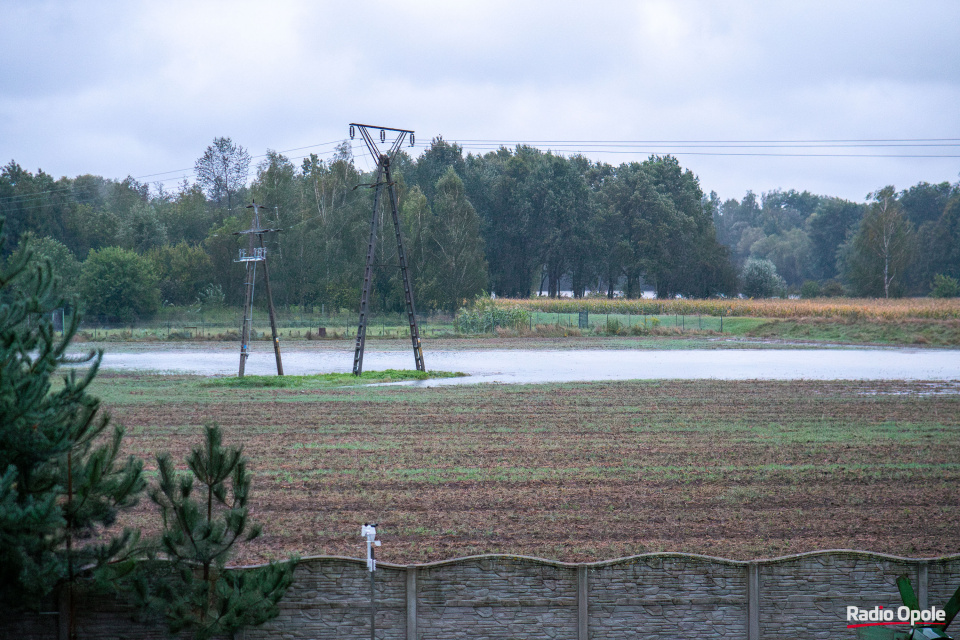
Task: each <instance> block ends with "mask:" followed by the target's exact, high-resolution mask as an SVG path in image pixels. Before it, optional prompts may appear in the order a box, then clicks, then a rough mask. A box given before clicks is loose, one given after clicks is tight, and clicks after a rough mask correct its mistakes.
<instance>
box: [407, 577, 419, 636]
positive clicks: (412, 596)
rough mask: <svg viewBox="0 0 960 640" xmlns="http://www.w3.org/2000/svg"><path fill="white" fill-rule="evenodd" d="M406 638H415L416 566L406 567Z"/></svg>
mask: <svg viewBox="0 0 960 640" xmlns="http://www.w3.org/2000/svg"><path fill="white" fill-rule="evenodd" d="M407 640H417V568H416V567H407Z"/></svg>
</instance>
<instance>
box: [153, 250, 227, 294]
mask: <svg viewBox="0 0 960 640" xmlns="http://www.w3.org/2000/svg"><path fill="white" fill-rule="evenodd" d="M147 258H149V259H150V262H151V263H152V264H153V268H154V273H155V274H156V275H157V279H158V285H159V287H160V297H161V299H162V300H163V302H164V304H175V305H182V306H185V305H191V304H194V303H195V302H197V298H198V297H199V296H200V292H201V291H203V289H204V288H206V287H207V286H208V285H210V284H212V283H213V277H212V265H211V263H210V256H208V255H207V253H206V252H205V251H204V250H203V249H202V248H201V247H197V246H191V245H189V244H187V243H186V242H181V243H179V244H177V245H176V246H170V245H164V246H162V247H157V248H156V249H152V250H151V251H150V252H149V253H147Z"/></svg>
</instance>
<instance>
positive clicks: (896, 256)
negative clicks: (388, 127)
mask: <svg viewBox="0 0 960 640" xmlns="http://www.w3.org/2000/svg"><path fill="white" fill-rule="evenodd" d="M250 163H251V159H250V156H249V154H248V153H247V152H246V150H244V149H243V148H242V147H240V146H239V145H236V144H234V143H233V142H232V141H231V140H230V139H229V138H217V139H216V140H214V142H213V144H212V145H211V146H210V147H209V148H208V149H207V150H206V152H205V153H204V154H203V156H202V157H200V158H199V159H198V160H197V163H196V167H195V169H196V178H195V181H194V182H189V181H186V180H185V181H183V182H182V183H181V184H179V185H178V187H177V188H176V189H175V190H169V189H167V188H164V187H163V186H162V183H157V184H155V185H154V186H153V187H152V188H151V185H149V184H147V183H142V182H138V181H137V180H135V179H133V178H130V177H128V178H127V179H125V180H122V181H117V180H111V179H105V178H102V177H99V176H93V175H82V176H78V177H76V178H72V179H70V178H65V177H64V178H60V179H55V178H53V177H52V176H50V175H48V174H46V173H44V172H43V171H39V170H38V171H37V172H36V173H31V172H29V171H27V170H24V169H23V168H21V167H20V166H19V165H18V164H17V163H16V162H14V161H11V162H10V163H9V164H7V165H6V166H4V167H3V169H2V173H0V216H2V217H3V218H4V219H5V223H4V232H5V243H4V245H3V246H0V259H3V260H9V259H10V258H11V257H12V255H13V254H15V253H16V252H18V251H22V250H23V247H24V246H25V245H29V246H30V247H31V248H32V250H33V251H34V252H36V253H38V254H40V255H41V256H43V257H45V258H47V259H49V261H50V263H51V264H52V266H53V269H54V271H55V273H56V274H57V275H58V277H60V278H61V280H62V282H63V284H64V287H65V288H66V290H67V293H69V294H74V295H76V296H78V298H79V300H80V306H82V307H83V308H84V309H85V310H86V313H87V315H88V316H95V317H101V318H103V319H112V320H119V321H124V322H127V321H131V320H135V319H145V318H149V317H151V316H152V315H153V314H155V312H156V311H157V310H158V309H159V307H160V306H161V305H173V306H182V307H187V306H192V305H224V304H227V305H238V304H239V303H240V298H241V295H242V292H243V268H242V267H241V266H240V265H238V263H236V262H234V260H235V259H236V257H237V254H238V249H239V248H240V240H239V236H237V235H234V232H236V231H239V230H241V229H245V228H247V227H249V224H250V213H249V209H247V208H246V205H247V204H249V202H250V201H251V200H255V201H256V202H257V203H259V204H263V205H265V206H266V207H267V214H266V216H267V222H268V224H269V226H270V227H279V228H281V229H282V231H281V232H280V233H278V234H274V237H272V238H271V239H270V241H269V244H268V251H269V259H270V270H271V280H272V284H273V290H274V299H275V301H276V303H277V304H279V305H288V306H299V307H301V308H311V307H320V306H324V307H325V308H327V309H333V310H339V309H347V310H353V309H355V308H356V307H357V305H358V303H359V297H360V294H359V289H360V280H361V277H362V271H363V261H364V255H365V250H366V240H367V234H368V228H369V223H370V215H371V212H372V206H373V189H371V188H370V183H371V182H373V180H374V176H373V175H369V174H364V173H363V172H362V171H360V170H359V169H358V168H357V166H356V164H355V163H354V159H353V156H352V153H351V147H350V145H349V143H347V142H344V143H343V144H341V145H340V146H339V147H338V148H337V150H336V152H335V153H333V154H332V155H331V157H329V158H326V159H321V158H319V157H318V156H317V155H310V156H308V157H306V158H303V159H302V162H301V163H300V165H299V166H297V165H295V164H294V163H293V162H292V161H291V160H290V159H288V158H287V157H284V156H283V155H280V154H277V153H275V152H272V151H268V152H267V154H266V155H265V156H264V158H263V160H262V161H261V162H260V163H259V164H258V165H256V167H255V168H254V174H253V179H252V181H249V180H248V173H249V167H250ZM392 169H393V174H394V176H395V180H396V182H397V187H398V192H399V199H400V212H401V217H402V222H403V226H404V230H403V232H404V237H405V243H406V250H407V254H408V260H409V262H410V267H411V271H412V275H413V278H414V286H415V290H416V295H417V305H418V307H419V308H421V309H441V310H450V311H453V310H455V309H456V308H458V307H459V306H461V305H463V304H464V303H465V302H467V301H469V300H471V299H473V298H474V297H475V296H476V295H478V294H480V293H482V292H490V293H493V294H496V295H498V296H502V297H503V296H507V297H527V296H530V295H536V294H541V295H549V296H557V295H561V294H562V293H563V292H570V294H572V295H573V296H585V295H605V296H614V295H624V296H627V297H637V296H640V295H642V294H643V293H644V292H647V295H650V294H651V293H652V294H655V295H656V296H658V297H673V296H677V295H682V296H687V297H708V296H715V295H726V296H731V295H736V294H738V293H742V294H743V295H748V296H753V297H766V296H785V295H801V294H802V295H804V296H819V295H857V296H878V297H884V296H887V297H894V296H903V295H928V294H930V293H931V291H932V290H933V291H934V292H935V293H936V294H939V295H956V279H957V278H958V277H960V183H958V184H953V185H951V184H949V183H941V184H927V183H920V184H917V185H915V186H913V187H910V188H908V189H905V190H903V191H899V192H898V191H896V190H895V189H894V188H893V187H885V188H880V189H878V190H877V191H876V192H875V193H872V194H870V195H869V196H868V198H867V201H866V202H865V203H855V202H850V201H846V200H842V199H839V198H834V197H829V196H820V195H814V194H811V193H808V192H806V191H804V192H802V193H798V192H796V191H793V190H791V191H772V192H769V193H764V194H762V195H761V196H759V197H758V196H756V195H755V194H753V193H752V192H748V193H747V194H746V195H745V196H744V197H743V199H742V200H739V201H738V200H727V201H720V200H719V198H718V197H717V195H716V194H715V193H710V194H708V195H707V194H704V193H703V191H702V189H701V186H700V184H699V181H698V179H697V177H696V176H694V175H693V173H692V172H691V171H689V170H686V169H684V168H683V167H681V166H680V164H679V162H678V161H677V160H676V158H674V157H672V156H663V157H659V156H653V157H651V158H649V159H648V160H646V161H644V162H631V163H625V164H621V165H619V166H616V167H615V166H611V165H609V164H606V163H600V162H593V161H591V160H589V159H586V158H584V157H582V156H573V157H563V156H560V155H555V154H553V153H550V152H544V151H542V150H539V149H536V148H532V147H527V146H518V147H516V148H515V149H507V148H500V149H499V150H497V151H492V152H490V153H487V154H485V155H473V154H469V155H467V156H464V155H463V152H462V149H461V148H460V147H459V146H457V145H456V144H450V143H448V142H446V141H444V140H442V139H439V138H438V139H435V140H433V142H432V144H431V145H430V147H429V148H428V149H427V150H426V151H424V152H423V154H422V155H420V156H419V157H418V158H412V157H410V156H409V155H407V154H404V153H403V152H401V153H400V154H399V155H398V156H397V157H396V158H395V159H394V161H393V167H392ZM380 215H381V225H382V224H383V223H384V222H387V223H388V224H389V217H387V218H386V219H383V218H382V216H383V214H382V212H381V214H380ZM381 228H382V229H383V233H381V238H387V239H388V241H387V242H380V244H379V245H378V251H377V273H376V276H375V291H374V296H373V305H374V308H375V310H383V311H393V310H400V309H402V306H403V297H402V290H401V288H400V282H399V280H400V278H399V273H398V269H397V257H396V249H395V247H391V244H392V240H390V238H391V235H389V234H391V233H392V230H391V229H389V228H384V227H381ZM391 249H392V251H391Z"/></svg>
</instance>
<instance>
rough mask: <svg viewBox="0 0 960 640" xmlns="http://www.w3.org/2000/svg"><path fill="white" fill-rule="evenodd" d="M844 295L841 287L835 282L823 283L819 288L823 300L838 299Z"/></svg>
mask: <svg viewBox="0 0 960 640" xmlns="http://www.w3.org/2000/svg"><path fill="white" fill-rule="evenodd" d="M846 293H847V292H846V290H845V289H844V288H843V285H842V284H841V283H840V282H838V281H836V280H827V281H826V282H824V283H823V286H822V287H820V295H821V296H823V297H824V298H839V297H841V296H844V295H846Z"/></svg>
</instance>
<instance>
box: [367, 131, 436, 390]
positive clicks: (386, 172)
mask: <svg viewBox="0 0 960 640" xmlns="http://www.w3.org/2000/svg"><path fill="white" fill-rule="evenodd" d="M377 129H379V130H380V142H381V143H385V142H386V141H387V132H388V131H390V132H391V133H394V134H396V136H397V138H396V140H394V141H393V144H391V145H390V151H388V152H387V153H381V152H380V149H379V148H378V147H377V143H376V142H375V141H374V139H373V136H371V135H370V131H371V130H377ZM357 131H359V132H360V137H362V138H363V141H364V142H365V143H366V145H367V150H368V151H370V155H371V156H373V160H374V162H376V163H377V179H376V181H375V182H374V184H373V185H371V186H373V187H374V188H375V189H376V191H375V193H374V196H373V216H372V217H371V218H370V241H369V242H368V243H367V265H366V267H365V268H364V270H363V292H362V293H361V295H360V325H359V326H358V327H357V346H356V350H355V351H354V355H353V375H355V376H359V375H360V374H361V373H362V372H363V349H364V346H365V345H366V341H367V311H368V307H369V303H370V281H371V278H372V276H373V257H374V248H375V247H376V245H377V208H378V207H379V206H380V194H381V192H382V191H383V187H386V188H387V192H388V195H389V196H390V211H391V213H392V215H393V228H394V230H395V231H396V235H397V255H398V257H399V258H400V274H401V276H402V277H403V295H404V298H405V299H406V303H407V319H408V320H409V322H410V341H411V342H412V343H413V359H414V361H415V362H416V364H417V371H426V368H425V367H424V365H423V348H422V347H421V346H420V328H419V327H418V326H417V310H416V308H415V307H414V305H413V286H412V285H411V284H410V276H409V274H408V272H407V255H406V252H404V250H403V236H402V235H401V233H400V214H399V213H398V212H397V206H398V204H397V192H396V190H395V189H394V188H393V186H394V183H393V178H392V177H391V175H390V162H391V161H392V160H393V158H394V157H395V156H396V155H397V151H399V150H400V146H401V145H402V144H403V141H404V139H405V138H406V137H407V134H409V135H410V146H411V147H412V146H413V141H414V137H413V131H409V130H407V129H391V128H390V127H375V126H373V125H369V124H357V123H356V122H352V123H350V138H351V139H353V138H354V137H355V136H356V133H357Z"/></svg>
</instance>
